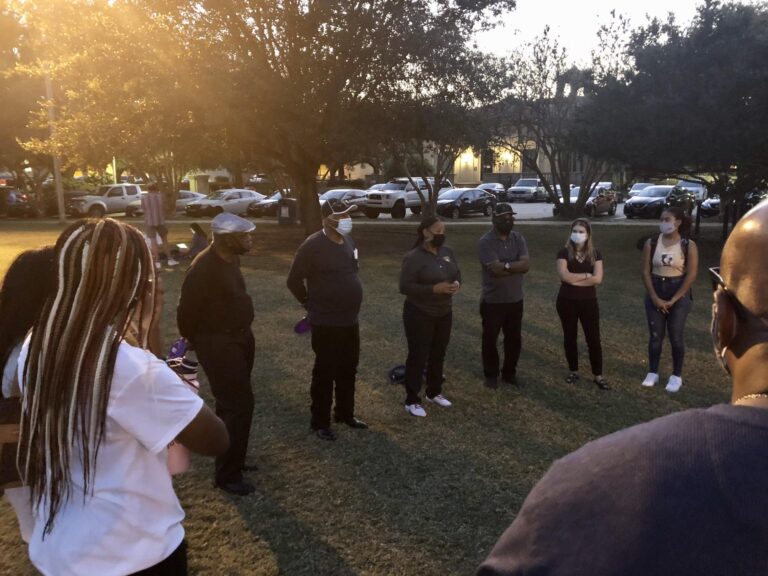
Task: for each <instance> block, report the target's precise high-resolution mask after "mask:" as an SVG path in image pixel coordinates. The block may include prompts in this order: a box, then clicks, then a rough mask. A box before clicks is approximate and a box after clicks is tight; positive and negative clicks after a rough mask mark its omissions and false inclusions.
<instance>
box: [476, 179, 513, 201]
mask: <svg viewBox="0 0 768 576" xmlns="http://www.w3.org/2000/svg"><path fill="white" fill-rule="evenodd" d="M477 189H478V190H485V191H486V192H490V193H491V194H493V195H494V196H496V199H497V200H498V199H499V198H503V197H505V194H506V193H507V190H506V188H504V184H500V183H499V182H483V183H482V184H480V185H479V186H478V187H477Z"/></svg>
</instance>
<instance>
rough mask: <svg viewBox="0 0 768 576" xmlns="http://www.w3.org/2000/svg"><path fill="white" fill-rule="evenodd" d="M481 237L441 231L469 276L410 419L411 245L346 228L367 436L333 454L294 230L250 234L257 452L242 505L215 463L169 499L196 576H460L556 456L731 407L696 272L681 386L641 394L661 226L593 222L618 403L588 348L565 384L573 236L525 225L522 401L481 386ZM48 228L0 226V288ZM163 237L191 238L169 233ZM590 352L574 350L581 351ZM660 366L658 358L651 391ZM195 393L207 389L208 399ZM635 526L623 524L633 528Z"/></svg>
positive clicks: (5, 541) (377, 231)
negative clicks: (611, 436) (437, 376)
mask: <svg viewBox="0 0 768 576" xmlns="http://www.w3.org/2000/svg"><path fill="white" fill-rule="evenodd" d="M486 229H487V224H478V225H477V226H474V225H471V226H453V227H452V226H451V224H450V223H449V224H448V227H447V236H448V239H447V244H449V245H450V246H452V247H453V248H454V250H455V251H456V254H457V257H458V259H459V264H460V266H461V268H462V273H463V276H464V287H463V289H462V292H461V293H460V294H459V295H458V296H457V297H455V299H454V325H453V333H452V338H451V344H450V346H449V349H448V355H447V359H446V367H445V374H446V377H447V383H446V385H445V388H444V391H445V395H446V396H447V397H448V398H450V399H451V400H452V401H454V406H453V407H452V408H449V409H438V408H437V407H434V406H432V407H430V406H427V407H426V409H427V412H428V417H427V418H423V419H415V418H412V417H409V416H408V415H407V414H406V413H405V411H404V409H403V400H404V391H403V390H402V388H400V387H397V386H393V385H391V384H390V383H389V382H388V380H387V377H386V374H387V370H388V369H389V368H390V367H391V366H392V365H394V364H399V363H403V362H404V359H405V350H406V347H405V337H404V335H403V328H402V320H401V311H402V302H403V297H402V296H401V295H400V294H399V293H398V289H397V282H398V273H399V267H400V260H401V257H402V255H403V254H404V253H405V251H406V250H407V249H408V248H409V247H410V245H411V243H412V241H413V239H414V237H415V231H414V229H411V228H410V227H405V226H387V225H370V224H366V223H364V222H362V221H360V222H359V224H358V222H356V228H355V231H354V232H353V237H354V239H355V241H356V242H357V244H358V248H359V250H360V259H361V260H360V261H361V268H360V275H361V278H362V281H363V285H364V290H365V296H364V302H363V308H362V313H361V317H360V325H361V339H362V350H361V358H360V367H359V373H358V381H357V382H358V388H357V396H356V399H357V409H356V413H357V415H358V416H359V417H360V418H362V419H363V420H365V421H366V422H368V423H369V424H370V426H371V428H370V430H367V431H357V430H350V429H348V428H346V427H344V428H341V429H338V430H337V431H338V433H339V439H338V441H337V442H335V443H329V442H322V441H320V440H318V439H316V438H315V437H314V436H312V435H310V434H309V379H310V372H311V367H312V361H313V355H312V351H311V348H310V344H309V337H308V336H307V335H305V336H296V335H294V334H293V332H292V330H291V328H292V326H293V324H294V323H295V322H296V321H297V320H298V319H299V318H300V317H301V316H302V309H301V308H300V307H299V306H298V305H297V304H296V303H295V302H294V300H293V298H292V296H291V295H290V293H289V292H288V290H287V289H286V287H285V278H286V275H287V272H288V268H289V266H290V263H291V258H292V256H293V253H294V251H295V249H296V247H297V246H298V245H299V243H300V242H301V240H302V233H301V231H300V230H299V229H284V228H282V227H278V226H275V225H268V224H260V225H258V228H257V239H256V242H255V248H254V250H253V252H252V254H251V255H249V256H246V257H244V258H243V272H244V274H245V277H246V282H247V284H248V287H249V290H250V293H251V295H252V296H253V301H254V304H255V309H256V321H255V324H254V326H253V330H254V333H255V336H256V364H255V368H254V371H253V380H252V382H253V388H254V391H255V395H256V413H255V416H254V421H253V429H252V436H251V445H250V450H251V455H252V456H253V457H254V458H255V459H256V460H257V461H258V463H259V465H260V467H261V470H260V471H259V472H258V473H254V474H252V475H251V479H252V480H253V481H255V483H256V484H257V486H258V491H257V493H256V494H255V495H253V496H252V497H248V498H234V497H229V496H227V495H225V494H223V493H221V492H219V491H216V490H214V489H212V487H211V478H212V463H210V462H208V461H205V460H204V459H198V460H196V461H195V464H194V470H192V471H191V472H189V473H187V474H186V475H184V476H183V477H181V478H179V479H178V481H177V482H176V485H177V492H178V494H179V497H180V499H181V502H182V505H183V507H184V509H185V510H186V512H187V519H186V522H185V525H186V530H187V540H188V544H189V558H190V567H191V571H192V573H194V574H259V575H261V574H264V575H270V574H291V575H293V574H297V575H298V574H301V575H313V576H314V575H334V576H335V575H347V574H377V575H378V574H382V575H397V574H402V575H406V574H407V575H412V574H413V575H432V574H470V573H472V571H473V570H474V569H475V567H476V566H477V565H478V564H479V562H480V561H481V560H482V559H483V558H484V557H485V555H486V554H487V553H488V551H489V550H490V548H491V547H492V545H493V544H494V542H495V541H496V539H497V538H498V537H499V535H500V534H501V532H502V531H503V530H504V529H505V528H506V527H507V526H508V525H509V523H510V522H511V521H512V519H513V518H514V517H515V514H516V512H517V510H518V509H519V507H520V505H521V504H522V502H523V499H524V498H525V496H526V494H527V493H528V491H529V490H530V489H531V487H532V486H533V484H534V483H535V482H536V481H537V480H538V479H539V478H540V477H541V475H542V474H543V473H544V471H545V470H546V469H547V468H548V467H549V465H550V464H551V463H552V461H553V460H555V459H556V458H558V457H560V456H562V455H564V454H566V453H567V452H570V451H572V450H574V449H575V448H578V447H579V446H581V445H582V444H584V443H585V442H588V441H590V440H592V439H594V438H597V437H598V436H602V435H605V434H608V433H611V432H613V431H615V430H618V429H621V428H624V427H626V426H629V425H632V424H635V423H638V422H643V421H646V420H650V419H652V418H655V417H657V416H661V415H663V414H668V413H670V412H675V411H679V410H683V409H686V408H690V407H696V406H709V405H711V404H714V403H717V402H723V401H726V400H727V397H728V383H727V380H726V378H725V376H724V374H723V373H722V370H720V369H719V368H718V366H717V363H716V361H715V358H714V356H713V354H712V345H711V342H710V336H709V318H710V302H711V297H710V287H709V282H708V280H707V278H706V273H705V272H700V273H699V280H698V282H697V283H696V285H695V287H694V307H693V311H692V313H691V316H690V317H689V320H688V326H687V329H686V336H687V345H688V350H687V357H686V365H685V371H684V375H683V376H684V385H683V388H682V390H681V391H680V392H679V393H678V394H675V395H670V394H668V393H666V392H665V391H664V389H663V386H662V387H657V388H655V389H650V390H648V389H644V388H641V386H640V381H641V380H642V378H643V376H644V375H645V373H646V372H647V352H646V347H647V331H646V326H645V315H644V311H643V302H642V299H643V292H644V290H643V287H642V282H641V280H640V270H639V268H640V258H641V253H640V251H638V250H637V249H636V248H635V242H636V240H637V238H638V237H639V236H640V235H642V234H643V233H646V232H651V231H653V230H654V229H656V228H655V226H654V224H653V223H650V224H649V226H648V228H647V229H646V228H642V227H637V226H626V227H622V226H620V225H619V226H597V227H596V228H595V242H596V245H597V246H598V247H599V248H600V249H601V250H602V252H603V255H604V259H605V282H604V284H603V286H601V287H600V288H599V298H600V306H601V311H602V323H601V328H602V335H603V336H602V338H603V347H604V357H605V369H604V373H605V375H606V377H607V378H608V379H609V381H610V383H611V385H612V386H613V387H614V390H613V391H611V392H601V391H599V390H598V389H597V388H596V387H595V386H593V385H591V384H589V370H588V367H589V364H588V360H587V356H586V349H585V347H584V346H583V345H582V349H581V360H582V380H581V383H579V384H578V385H576V386H570V385H567V384H566V383H565V382H564V381H563V378H564V376H565V375H566V374H567V366H566V364H565V359H564V354H563V350H562V331H561V328H560V323H559V319H558V317H557V314H556V312H555V306H554V303H555V296H556V293H557V289H558V281H557V279H556V274H555V269H554V268H555V267H554V255H555V254H556V252H557V250H558V249H559V248H560V247H561V246H562V245H563V243H564V242H565V238H566V236H567V234H568V226H567V224H562V225H537V224H535V223H531V224H525V225H519V226H518V230H519V231H521V232H522V233H523V234H524V235H525V236H526V238H527V240H528V245H529V250H530V254H531V271H530V272H529V273H528V275H527V277H526V281H525V294H526V296H525V314H524V324H523V353H522V356H521V359H520V365H519V368H518V372H519V375H520V379H521V380H522V381H523V382H524V383H525V387H524V388H522V389H512V388H511V387H509V386H507V387H501V388H499V389H498V390H488V389H486V388H485V387H484V386H483V379H482V366H481V359H480V316H479V312H478V302H479V296H480V269H479V264H478V262H477V260H476V257H475V245H476V242H477V239H478V238H479V237H480V235H481V234H482V233H484V232H485V230H486ZM58 230H59V228H58V227H57V226H54V225H52V224H51V225H45V224H40V223H25V222H9V221H6V222H0V239H2V241H1V242H0V274H2V273H3V272H4V270H5V269H6V268H7V266H8V264H9V263H10V261H11V260H12V259H13V257H14V256H15V254H16V253H18V252H19V251H20V250H22V249H24V248H27V247H32V246H35V245H39V244H42V243H45V242H52V241H53V240H54V239H55V237H56V235H57V233H58ZM719 233H720V231H719V229H717V228H710V229H704V230H703V232H702V238H701V239H700V242H699V245H700V247H701V253H702V262H701V269H702V270H704V269H705V268H706V267H707V266H711V265H714V264H715V263H716V262H717V261H718V258H719V243H718V239H719ZM171 236H172V240H175V241H182V240H185V239H186V236H187V229H186V225H174V226H173V227H172V230H171ZM183 275H184V272H183V269H182V268H177V269H167V270H166V271H164V272H163V276H164V279H165V286H166V290H167V294H166V302H167V303H168V305H167V308H166V310H165V311H164V315H165V321H166V326H167V330H166V332H165V335H166V342H167V343H170V341H171V340H172V339H173V338H174V337H175V336H176V330H175V302H176V301H177V298H178V290H179V288H180V285H181V281H182V278H183ZM582 344H583V343H582ZM670 369H671V359H670V354H669V346H668V344H667V346H666V347H665V350H664V356H663V361H662V370H661V371H662V379H663V382H665V381H666V377H667V376H668V374H669V371H670ZM204 388H205V390H206V395H207V396H208V397H209V398H210V396H209V394H208V392H207V386H206V385H204ZM628 521H629V520H628ZM0 557H2V558H3V561H2V566H0V573H2V574H14V575H17V574H31V573H33V570H32V569H31V568H30V566H29V563H28V561H27V560H26V550H25V549H24V547H23V545H22V543H21V540H20V537H19V536H18V532H17V530H16V529H15V523H14V519H13V514H12V511H11V509H10V507H9V506H8V505H7V504H6V503H5V502H2V503H0Z"/></svg>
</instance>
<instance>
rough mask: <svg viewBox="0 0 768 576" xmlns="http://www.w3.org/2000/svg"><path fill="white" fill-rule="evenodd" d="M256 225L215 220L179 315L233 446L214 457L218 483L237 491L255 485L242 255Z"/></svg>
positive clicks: (249, 318)
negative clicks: (249, 458) (247, 476)
mask: <svg viewBox="0 0 768 576" xmlns="http://www.w3.org/2000/svg"><path fill="white" fill-rule="evenodd" d="M255 228H256V227H255V226H254V224H253V223H252V222H250V221H248V220H246V219H244V218H240V217H239V216H235V215H234V214H229V213H226V212H224V213H221V214H219V215H217V216H216V217H215V218H214V219H213V220H212V221H211V231H212V232H213V243H212V244H211V245H210V246H209V247H208V248H206V249H205V250H203V251H202V252H201V253H200V254H198V256H197V257H196V258H195V259H194V261H193V262H192V265H191V266H190V267H189V270H187V275H186V277H185V278H184V284H183V285H182V287H181V296H180V298H179V306H178V308H177V310H176V320H177V323H178V326H179V332H180V333H181V335H182V336H183V337H184V338H186V339H187V341H188V342H189V346H190V348H191V349H194V350H195V352H196V353H197V357H198V360H199V361H200V364H201V365H202V367H203V369H204V370H205V373H206V375H207V376H208V382H209V383H210V385H211V391H212V392H213V396H214V398H215V399H216V414H217V415H218V416H219V418H221V419H222V420H223V421H224V423H225V424H226V426H227V431H228V432H229V439H230V445H229V450H228V451H227V452H226V453H225V454H223V455H222V456H219V457H217V458H216V466H215V470H216V471H215V479H214V482H215V484H216V486H218V487H219V488H221V489H222V490H224V491H226V492H229V493H232V494H239V495H246V494H250V493H251V492H253V491H254V490H255V487H254V486H253V484H251V483H250V482H248V481H246V480H244V479H243V471H244V470H255V469H256V467H255V466H254V465H248V464H246V462H245V457H246V454H247V452H248V439H249V437H250V433H251V420H252V419H253V390H252V389H251V370H252V368H253V356H254V341H253V333H252V332H251V323H252V322H253V303H252V302H251V297H250V296H249V295H248V293H247V292H246V289H245V281H244V279H243V275H242V273H241V272H240V256H241V255H242V254H245V253H246V252H248V251H249V250H250V249H251V246H252V239H251V233H252V232H253V230H254V229H255Z"/></svg>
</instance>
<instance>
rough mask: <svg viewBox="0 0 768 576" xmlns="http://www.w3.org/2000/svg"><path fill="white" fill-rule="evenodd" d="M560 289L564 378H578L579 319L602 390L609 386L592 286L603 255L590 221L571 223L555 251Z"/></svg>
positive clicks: (599, 273) (600, 274) (600, 273)
mask: <svg viewBox="0 0 768 576" xmlns="http://www.w3.org/2000/svg"><path fill="white" fill-rule="evenodd" d="M557 274H558V276H559V277H560V281H561V284H560V292H559V293H558V295H557V314H558V315H559V316H560V322H561V323H562V325H563V345H564V347H565V358H566V360H567V361H568V369H569V370H570V374H569V375H568V377H567V378H566V379H565V381H566V382H568V383H569V384H574V383H575V382H576V381H577V380H578V379H579V374H578V371H579V349H578V345H577V344H576V337H577V332H578V327H579V322H581V327H582V329H583V330H584V336H585V337H586V339H587V346H588V348H589V363H590V364H591V365H592V375H593V381H594V383H595V385H596V386H597V387H598V388H600V389H601V390H610V389H611V387H610V386H609V385H608V383H607V382H606V381H605V379H604V378H603V350H602V346H601V344H600V309H599V307H598V305H597V290H596V289H595V286H597V285H599V284H600V283H601V282H602V281H603V257H602V255H601V254H600V251H599V250H596V249H595V247H594V245H593V244H592V227H591V226H590V224H589V221H588V220H586V219H584V218H578V219H576V220H574V221H573V223H572V224H571V233H570V236H569V238H568V242H567V243H566V245H565V248H563V249H562V250H560V252H558V253H557Z"/></svg>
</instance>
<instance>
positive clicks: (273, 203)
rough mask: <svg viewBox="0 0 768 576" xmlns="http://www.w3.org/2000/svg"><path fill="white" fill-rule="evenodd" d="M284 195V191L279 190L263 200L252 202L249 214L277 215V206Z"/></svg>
mask: <svg viewBox="0 0 768 576" xmlns="http://www.w3.org/2000/svg"><path fill="white" fill-rule="evenodd" d="M282 197H283V192H282V191H281V190H278V191H277V192H275V193H274V194H272V195H271V196H268V197H267V198H264V199H263V200H256V201H255V202H251V203H250V204H249V205H248V210H247V213H248V216H252V217H254V218H261V217H262V216H273V217H274V216H277V208H278V206H279V204H280V199H281V198H282Z"/></svg>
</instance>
